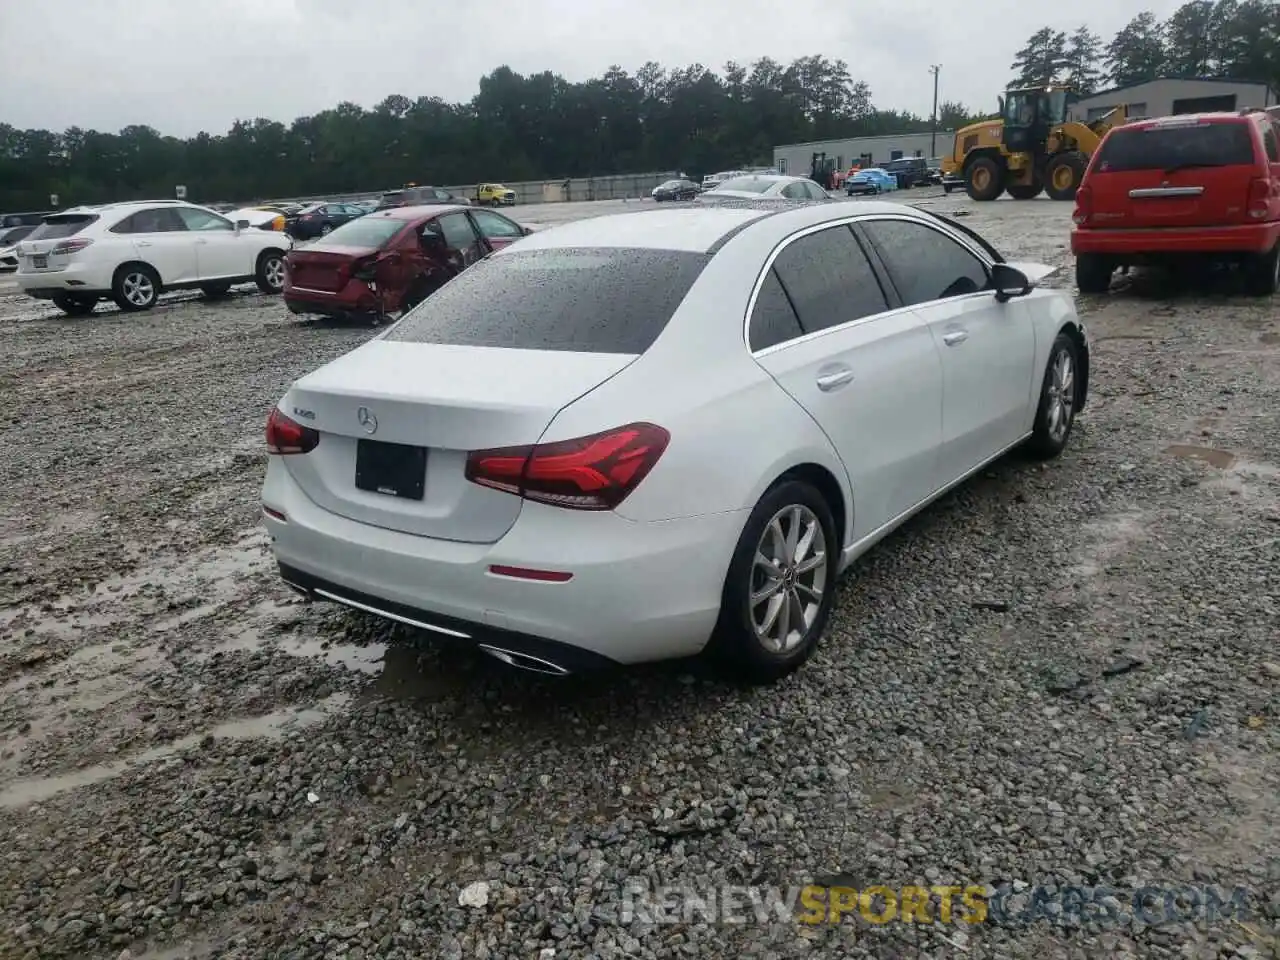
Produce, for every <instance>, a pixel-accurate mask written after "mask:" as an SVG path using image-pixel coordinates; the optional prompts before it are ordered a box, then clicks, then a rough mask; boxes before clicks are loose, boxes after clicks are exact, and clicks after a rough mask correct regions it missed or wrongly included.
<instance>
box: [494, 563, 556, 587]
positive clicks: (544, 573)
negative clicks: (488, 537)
mask: <svg viewBox="0 0 1280 960" xmlns="http://www.w3.org/2000/svg"><path fill="white" fill-rule="evenodd" d="M489 572H490V573H492V574H493V575H494V576H497V577H514V578H515V579H517V580H539V581H541V582H543V583H564V582H565V581H567V580H572V579H573V574H572V573H566V572H564V571H563V570H531V569H529V568H528V567H505V566H502V565H501V564H494V565H493V566H491V567H489Z"/></svg>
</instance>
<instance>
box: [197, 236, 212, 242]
mask: <svg viewBox="0 0 1280 960" xmlns="http://www.w3.org/2000/svg"><path fill="white" fill-rule="evenodd" d="M208 242H209V241H208V240H206V239H205V238H204V237H200V238H199V239H198V240H196V243H208Z"/></svg>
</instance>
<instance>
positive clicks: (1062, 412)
mask: <svg viewBox="0 0 1280 960" xmlns="http://www.w3.org/2000/svg"><path fill="white" fill-rule="evenodd" d="M1064 363H1066V364H1067V365H1068V366H1067V367H1066V370H1068V371H1069V376H1068V377H1067V378H1066V379H1069V383H1070V385H1069V387H1068V388H1067V389H1066V390H1065V391H1064V390H1063V389H1062V383H1063V381H1064V377H1063V375H1062V374H1063V366H1062V365H1063V364H1064ZM1079 390H1080V351H1079V349H1077V347H1076V342H1075V340H1073V339H1072V338H1071V335H1070V334H1068V333H1059V334H1058V336H1057V338H1056V339H1055V340H1054V341H1053V346H1052V347H1051V348H1050V349H1049V362H1048V363H1047V364H1045V370H1044V382H1043V383H1041V385H1040V405H1039V407H1037V408H1036V422H1035V426H1034V427H1033V428H1032V432H1031V437H1030V439H1028V440H1027V446H1026V451H1027V453H1028V454H1029V455H1030V456H1031V457H1033V458H1034V459H1036V460H1051V459H1052V458H1054V457H1056V456H1057V455H1058V454H1060V453H1061V452H1062V451H1063V449H1064V448H1065V447H1066V445H1067V441H1068V440H1069V439H1071V428H1072V427H1073V426H1074V425H1075V419H1076V409H1077V407H1078V406H1079ZM1060 400H1061V403H1060V402H1059V401H1060ZM1055 408H1056V410H1057V416H1056V417H1055ZM1064 417H1065V425H1064V421H1063V419H1062V418H1064Z"/></svg>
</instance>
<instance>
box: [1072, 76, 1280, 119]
mask: <svg viewBox="0 0 1280 960" xmlns="http://www.w3.org/2000/svg"><path fill="white" fill-rule="evenodd" d="M1275 102H1276V97H1275V94H1274V93H1273V92H1272V90H1271V87H1269V86H1268V85H1267V84H1265V83H1251V82H1248V81H1245V80H1212V79H1211V80H1177V79H1175V78H1173V77H1159V78H1157V79H1155V80H1148V81H1147V82H1146V83H1135V84H1132V85H1131V86H1127V87H1114V88H1112V89H1111V90H1103V91H1101V92H1099V93H1095V94H1093V95H1092V96H1090V97H1085V98H1084V99H1082V100H1080V101H1078V102H1077V103H1076V104H1075V105H1074V106H1073V107H1072V108H1071V119H1073V120H1085V121H1088V120H1096V119H1098V118H1099V117H1101V116H1103V115H1104V114H1106V113H1108V112H1110V111H1111V110H1113V109H1115V108H1116V107H1118V106H1120V105H1121V104H1124V105H1126V106H1127V107H1128V110H1129V119H1130V120H1140V119H1142V118H1144V117H1169V116H1173V115H1175V114H1180V113H1202V112H1207V111H1211V110H1243V109H1245V108H1246V107H1270V106H1274V105H1275Z"/></svg>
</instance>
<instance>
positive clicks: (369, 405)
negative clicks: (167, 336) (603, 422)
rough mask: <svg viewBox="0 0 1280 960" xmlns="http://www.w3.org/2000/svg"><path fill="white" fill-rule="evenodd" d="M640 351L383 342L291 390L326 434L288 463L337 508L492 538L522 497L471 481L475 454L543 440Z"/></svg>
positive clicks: (427, 529)
mask: <svg viewBox="0 0 1280 960" xmlns="http://www.w3.org/2000/svg"><path fill="white" fill-rule="evenodd" d="M633 359H634V356H628V355H623V354H599V353H578V352H570V351H542V350H515V349H506V348H499V347H469V346H452V345H441V344H423V343H409V342H403V341H398V342H393V341H385V340H381V339H379V340H374V341H371V342H370V343H368V344H365V345H364V346H363V347H361V348H359V349H357V350H355V351H353V352H352V353H349V354H347V355H346V356H344V357H341V358H339V359H338V360H335V361H333V362H332V363H330V364H328V365H327V366H325V367H322V368H320V369H319V370H317V371H316V372H314V373H312V374H310V375H309V376H306V377H304V378H302V379H301V380H299V381H298V382H297V383H296V384H295V385H294V386H293V387H292V388H291V389H290V390H289V392H288V393H287V394H286V395H285V398H284V399H283V400H282V401H281V405H280V409H281V411H282V412H283V413H285V414H286V415H287V416H289V417H291V418H293V419H295V420H297V421H298V422H299V423H302V424H305V425H307V426H309V427H312V428H313V429H316V430H318V431H319V432H320V443H319V444H318V445H317V447H316V448H315V449H314V450H312V451H311V452H310V453H309V454H307V455H306V456H297V457H286V458H285V459H284V462H285V464H286V465H287V467H288V469H289V472H290V474H291V475H292V476H293V478H294V480H296V481H297V483H298V484H299V486H301V487H302V489H303V490H304V491H305V492H306V494H307V496H308V497H310V498H311V499H312V500H313V501H314V502H316V503H317V504H319V505H320V506H321V507H323V508H324V509H326V510H329V511H331V512H333V513H336V514H339V515H341V516H344V517H348V518H350V519H352V520H356V521H359V522H361V523H367V524H372V525H374V526H379V527H383V528H385V529H390V530H397V531H401V532H404V533H410V534H416V535H419V536H425V537H434V538H439V539H444V540H455V541H462V542H468V543H493V542H495V541H497V540H498V539H499V538H501V537H502V536H503V534H505V533H506V532H507V531H508V530H509V529H510V528H511V525H512V524H513V523H515V521H516V518H517V517H518V516H519V513H520V507H521V503H522V501H521V500H520V498H519V497H514V496H511V495H510V494H507V493H502V492H499V491H496V490H492V489H489V488H486V487H482V486H479V485H477V484H474V483H471V482H469V481H468V480H467V479H466V477H465V468H466V458H467V453H468V452H469V451H471V450H476V449H485V448H490V447H501V446H509V445H517V444H521V445H522V444H533V443H536V442H537V441H538V439H539V438H540V437H541V436H542V433H543V431H544V430H545V429H546V428H547V425H548V424H549V423H550V422H551V420H552V418H553V417H554V416H555V415H556V413H558V412H559V411H560V410H561V409H562V408H564V407H565V406H566V405H567V404H569V403H572V402H573V401H574V400H576V399H578V398H579V397H581V396H582V395H583V394H585V393H587V392H589V391H590V390H592V389H594V388H595V387H596V386H598V385H599V384H601V383H603V382H604V381H605V380H608V379H609V378H610V377H612V376H613V375H614V374H616V373H617V372H618V371H620V370H622V369H623V368H624V367H626V366H627V365H628V364H629V363H630V362H631V361H632V360H633ZM384 444H385V445H396V446H395V447H389V446H382V445H384ZM362 447H363V448H364V449H363V450H362V449H361V448H362ZM407 448H417V449H416V450H411V449H407ZM358 457H359V458H360V462H359V464H358V463H357V458H358ZM424 458H425V467H424V466H423V459H424ZM393 461H395V462H393ZM358 465H359V468H360V477H359V478H358V477H357V472H358V471H357V466H358ZM419 483H420V488H419V486H418V485H419ZM362 487H363V489H362Z"/></svg>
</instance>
